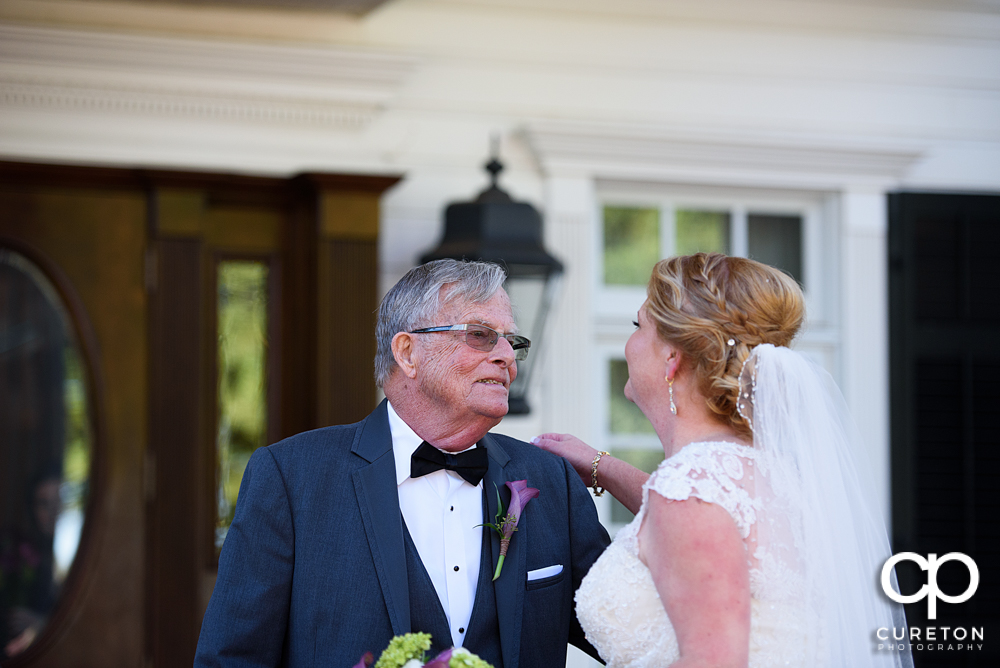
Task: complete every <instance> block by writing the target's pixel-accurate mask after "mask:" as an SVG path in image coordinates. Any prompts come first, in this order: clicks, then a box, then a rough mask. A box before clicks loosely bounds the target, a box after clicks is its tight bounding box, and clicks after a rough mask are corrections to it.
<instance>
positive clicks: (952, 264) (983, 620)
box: [889, 193, 1000, 668]
mask: <svg viewBox="0 0 1000 668" xmlns="http://www.w3.org/2000/svg"><path fill="white" fill-rule="evenodd" d="M889 221H890V222H889V252H890V257H889V290H890V299H889V304H890V307H889V308H890V365H891V371H890V387H891V395H890V410H891V425H892V501H893V550H894V551H895V552H904V551H909V552H916V553H918V554H922V555H926V554H928V553H931V552H934V553H937V554H938V556H939V557H940V556H943V555H944V554H946V553H948V552H964V553H965V554H968V555H969V556H971V557H972V558H973V559H975V560H976V563H977V564H978V566H979V572H980V584H979V590H978V592H977V593H976V595H975V596H973V597H972V599H971V600H970V601H968V602H967V603H964V604H958V605H951V604H948V603H945V602H943V601H939V602H938V607H937V611H938V616H937V619H936V620H934V621H930V620H927V619H926V613H927V602H926V600H925V601H922V602H919V603H915V604H912V605H909V606H907V620H908V622H909V624H910V626H911V627H912V626H917V627H921V628H923V627H926V626H934V627H945V626H948V627H952V628H955V627H966V628H968V629H970V630H971V628H972V627H976V628H979V627H985V629H984V635H985V638H984V639H983V640H982V641H977V642H982V644H983V648H982V650H981V651H980V650H978V649H976V650H973V651H968V650H957V649H956V650H951V651H948V650H947V649H946V650H945V651H939V650H938V649H937V645H939V644H942V643H943V644H945V645H946V646H947V644H948V641H943V640H941V633H940V632H939V633H938V640H937V641H936V642H935V643H934V645H935V649H934V650H933V651H930V650H926V649H925V650H924V651H915V652H914V659H915V661H916V665H917V666H918V668H926V667H929V666H949V667H950V666H987V665H990V666H992V665H998V664H997V661H998V658H1000V635H998V633H1000V607H998V606H1000V196H991V195H951V194H928V193H897V194H893V195H890V197H889ZM899 577H900V586H901V588H902V590H903V593H904V594H911V593H913V592H915V591H916V590H917V589H919V588H920V587H921V586H922V584H923V583H924V582H926V573H924V572H922V571H920V570H919V569H917V568H916V567H915V566H914V565H913V564H910V563H904V564H902V566H901V568H900V571H899ZM938 583H939V586H940V587H941V588H942V590H943V591H944V592H945V593H948V594H953V595H954V594H958V593H961V592H962V591H964V590H965V589H966V587H967V586H968V583H969V576H968V572H967V571H966V569H965V567H964V566H962V565H961V564H960V563H958V562H949V563H948V564H946V565H945V566H943V567H942V568H941V570H940V571H939V573H938ZM951 642H952V644H956V643H955V641H953V640H952V641H951ZM970 642H971V641H970V640H966V641H965V642H964V643H963V645H968V644H969V643H970Z"/></svg>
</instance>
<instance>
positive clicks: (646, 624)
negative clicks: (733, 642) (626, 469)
mask: <svg viewBox="0 0 1000 668" xmlns="http://www.w3.org/2000/svg"><path fill="white" fill-rule="evenodd" d="M754 454H755V453H754V450H753V448H749V447H746V446H741V445H736V444H734V443H691V444H690V445H688V446H686V447H684V448H682V449H681V450H680V452H678V453H676V454H675V455H674V456H673V457H671V458H670V459H667V460H665V461H664V462H663V463H662V464H660V467H659V468H658V469H657V470H656V472H655V473H653V475H652V476H651V477H650V479H649V481H648V482H647V483H646V484H645V485H644V486H643V499H642V508H640V510H639V514H638V515H636V517H635V519H634V520H633V521H632V523H631V524H629V525H628V526H627V527H625V528H624V529H622V530H621V531H620V532H619V533H618V535H617V536H616V537H615V540H614V542H613V543H612V544H611V546H610V547H609V548H608V549H607V551H606V552H605V553H604V554H603V555H601V558H600V559H598V560H597V562H596V563H595V564H594V566H593V567H592V568H591V570H590V573H588V575H587V577H586V578H585V579H584V580H583V584H582V585H581V586H580V589H579V590H578V591H577V594H576V609H577V616H578V617H579V619H580V623H581V624H582V625H583V628H584V630H585V631H586V632H587V639H588V640H589V641H590V642H591V644H592V645H594V647H595V648H597V651H598V652H600V654H601V657H602V658H603V659H604V660H605V661H606V662H607V664H608V668H647V667H648V668H652V667H653V666H656V667H660V666H668V665H670V664H671V663H672V662H674V661H676V660H677V659H678V658H680V654H679V652H678V647H677V637H676V636H675V635H674V629H673V626H672V625H671V624H670V619H669V618H668V617H667V613H666V611H665V610H664V608H663V603H662V602H661V601H660V597H659V595H658V594H657V592H656V586H655V585H654V584H653V578H652V576H651V575H650V572H649V569H648V568H646V565H645V564H643V563H642V562H641V561H640V560H639V541H638V532H639V527H640V526H641V525H642V520H643V517H644V516H645V511H646V504H647V500H648V498H649V493H650V491H653V492H655V493H656V494H659V495H660V496H662V497H664V498H665V499H670V500H673V501H684V500H686V499H689V498H698V499H701V500H702V501H707V502H708V503H714V504H717V505H719V506H721V507H723V508H725V509H726V511H727V512H728V513H729V515H730V516H731V517H732V518H733V521H734V522H735V523H736V526H737V527H738V528H739V530H740V534H741V535H742V536H743V544H744V547H745V548H746V552H747V566H748V567H749V568H750V597H751V603H750V665H751V666H761V667H763V666H804V665H806V663H805V662H806V658H807V656H809V654H810V652H809V649H810V648H811V647H812V646H813V645H815V643H817V642H818V641H819V638H816V637H815V635H814V634H815V631H816V628H815V627H816V624H810V623H809V615H808V611H807V610H804V609H803V606H802V605H801V604H800V603H799V602H798V601H797V598H798V597H797V596H796V593H797V592H799V591H801V587H802V579H801V576H800V575H799V574H798V572H797V569H796V568H795V567H793V566H792V565H790V564H789V563H787V562H788V560H789V559H794V556H793V555H788V554H780V553H771V552H770V551H769V550H768V546H767V545H761V544H760V539H759V538H758V536H759V535H760V534H761V533H762V532H760V531H758V530H757V527H758V525H759V524H760V523H761V522H765V523H768V524H769V525H771V526H773V525H774V524H775V523H776V522H782V521H783V520H784V518H772V517H770V516H769V513H768V511H767V509H766V508H763V507H761V504H760V503H755V498H754V497H755V496H756V494H755V493H754V489H755V488H756V486H757V485H761V484H766V471H761V470H760V466H759V465H758V464H757V462H756V461H755V459H756V458H755V456H754ZM782 529H783V530H789V529H790V528H789V527H787V526H785V527H783V528H782Z"/></svg>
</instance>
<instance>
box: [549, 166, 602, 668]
mask: <svg viewBox="0 0 1000 668" xmlns="http://www.w3.org/2000/svg"><path fill="white" fill-rule="evenodd" d="M594 202H595V200H594V181H593V179H592V178H590V177H587V176H549V177H548V178H547V180H546V184H545V245H546V247H547V248H548V249H549V250H550V252H551V253H552V254H553V255H555V256H556V257H558V258H559V259H560V260H562V262H563V264H564V265H565V267H566V273H565V274H564V275H563V281H562V286H561V288H560V291H559V296H558V302H557V303H556V307H555V309H554V310H553V313H552V316H551V318H552V319H551V322H550V324H549V325H548V326H547V333H546V339H548V340H547V341H546V346H545V347H546V351H547V352H546V353H545V357H546V360H547V364H546V372H545V376H544V377H545V384H544V387H543V388H542V391H543V392H544V394H545V402H544V403H545V406H546V407H547V408H548V410H547V412H546V415H545V416H544V418H543V419H544V431H560V432H572V433H573V434H575V435H576V436H579V437H580V438H582V439H583V440H585V441H591V440H593V438H592V437H593V434H592V433H591V423H592V422H593V420H591V413H592V412H593V410H594V407H593V405H592V397H593V396H594V392H593V384H594V382H595V379H596V376H597V374H595V373H593V365H594V355H593V350H592V348H593V338H594V337H593V322H592V321H593V317H592V315H591V314H592V312H593V307H592V304H591V301H592V299H593V290H592V288H591V286H592V284H593V257H594V247H593V245H594V241H593V240H594V237H595V235H594V225H596V222H595V221H594V216H595V213H594V210H595V209H594ZM566 666H567V668H596V667H599V666H600V664H599V663H598V662H596V661H594V660H593V659H591V658H590V657H589V656H587V655H586V654H584V653H583V652H581V651H580V650H578V649H576V648H575V647H573V646H572V645H570V647H569V651H568V654H567V657H566Z"/></svg>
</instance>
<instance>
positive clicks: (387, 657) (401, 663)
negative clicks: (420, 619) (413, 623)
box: [354, 633, 493, 668]
mask: <svg viewBox="0 0 1000 668" xmlns="http://www.w3.org/2000/svg"><path fill="white" fill-rule="evenodd" d="M430 648H431V634H429V633H407V634H405V635H401V636H396V637H395V638H393V639H392V640H390V641H389V646H388V647H386V648H385V651H384V652H382V655H381V656H380V657H379V658H378V661H375V658H374V656H373V655H372V653H371V652H367V653H365V655H364V656H363V657H361V660H360V661H358V662H357V664H355V665H354V668H369V666H372V664H373V663H374V668H493V666H491V665H490V664H488V663H486V662H485V661H483V660H482V659H480V658H479V657H478V656H476V655H475V654H473V653H472V652H470V651H469V650H467V649H465V648H464V647H452V648H451V649H446V650H445V651H443V652H441V653H440V654H438V655H437V656H436V657H434V658H433V659H432V660H430V661H427V662H426V663H424V662H425V661H426V658H427V651H428V650H429V649H430Z"/></svg>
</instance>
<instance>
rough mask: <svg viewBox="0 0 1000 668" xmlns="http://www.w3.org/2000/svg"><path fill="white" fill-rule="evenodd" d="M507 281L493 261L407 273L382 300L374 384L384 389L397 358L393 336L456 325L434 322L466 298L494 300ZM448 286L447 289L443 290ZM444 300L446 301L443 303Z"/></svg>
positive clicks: (443, 263) (431, 265)
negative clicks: (446, 308)
mask: <svg viewBox="0 0 1000 668" xmlns="http://www.w3.org/2000/svg"><path fill="white" fill-rule="evenodd" d="M506 279H507V274H506V273H505V272H504V270H503V268H502V267H501V266H500V265H496V264H492V263H490V262H464V261H459V260H434V261H433V262H428V263H427V264H422V265H420V266H419V267H414V268H413V269H411V270H409V271H408V272H406V275H405V276H403V277H402V278H401V279H399V282H398V283H396V285H394V286H392V288H391V289H390V290H389V292H387V293H386V295H385V297H384V298H383V299H382V303H381V304H379V307H378V322H377V324H376V326H375V346H376V348H375V384H376V385H378V386H379V387H385V383H386V382H387V381H388V380H389V376H390V375H391V374H392V370H393V368H394V367H395V366H396V358H395V357H393V355H392V337H394V336H395V335H396V334H397V333H399V332H409V331H412V330H414V329H418V328H420V327H430V326H432V325H455V324H460V323H454V322H446V323H444V322H439V323H434V322H431V320H432V318H434V316H435V315H437V313H438V311H439V310H440V309H441V307H442V306H443V305H444V304H446V303H448V302H451V301H453V300H456V299H463V300H465V301H468V302H472V303H474V304H482V303H484V302H488V301H489V300H490V299H492V298H493V295H495V294H496V293H497V290H499V289H500V288H501V287H503V283H504V281H505V280H506ZM446 286H448V290H447V291H445V290H442V288H445V287H446ZM442 298H443V301H442Z"/></svg>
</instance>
